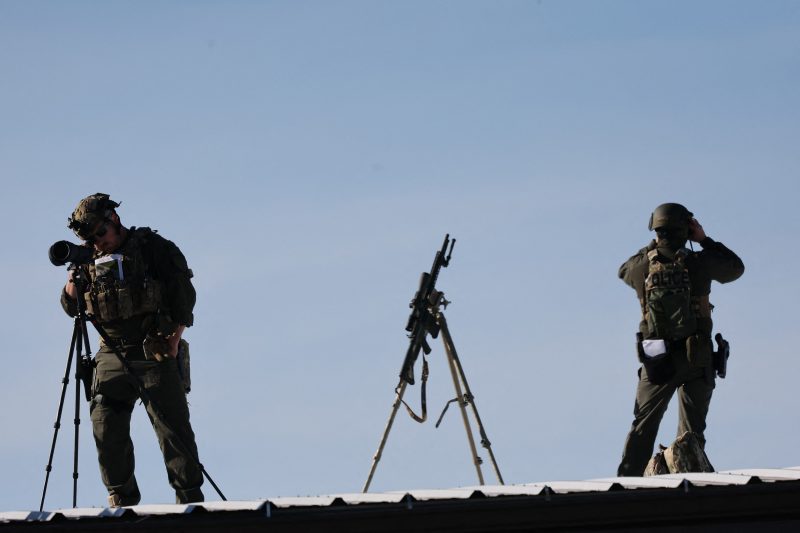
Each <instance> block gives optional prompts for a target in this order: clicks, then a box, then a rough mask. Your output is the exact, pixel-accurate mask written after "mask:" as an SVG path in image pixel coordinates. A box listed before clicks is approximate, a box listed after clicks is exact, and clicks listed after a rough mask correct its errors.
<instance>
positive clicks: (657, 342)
mask: <svg viewBox="0 0 800 533" xmlns="http://www.w3.org/2000/svg"><path fill="white" fill-rule="evenodd" d="M642 350H643V351H644V354H645V355H646V356H647V357H658V356H659V355H664V354H665V353H667V344H666V343H665V342H664V339H647V340H643V341H642Z"/></svg>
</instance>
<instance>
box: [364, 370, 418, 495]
mask: <svg viewBox="0 0 800 533" xmlns="http://www.w3.org/2000/svg"><path fill="white" fill-rule="evenodd" d="M406 385H408V384H407V383H406V382H405V381H404V380H402V379H401V380H400V384H399V385H398V386H397V389H396V391H397V394H396V396H395V399H394V403H393V404H392V412H391V414H390V415H389V420H388V421H387V422H386V429H384V430H383V437H382V438H381V442H380V444H379V445H378V451H376V452H375V456H374V457H373V458H372V466H371V467H370V469H369V476H367V482H366V483H364V488H363V489H362V490H361V492H367V491H368V490H369V485H370V483H372V476H373V475H375V469H376V468H377V467H378V461H380V460H381V456H382V455H383V448H384V446H386V440H387V439H388V438H389V431H391V430H392V424H394V417H395V416H396V415H397V410H398V409H399V408H400V403H401V402H402V401H403V394H404V393H405V392H406Z"/></svg>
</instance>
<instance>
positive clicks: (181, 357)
mask: <svg viewBox="0 0 800 533" xmlns="http://www.w3.org/2000/svg"><path fill="white" fill-rule="evenodd" d="M191 370H192V369H191V360H190V358H189V342H188V341H186V340H185V339H181V340H180V342H179V343H178V374H179V375H180V376H181V382H182V383H183V389H184V390H185V391H186V393H187V394H188V393H189V391H191V390H192V371H191Z"/></svg>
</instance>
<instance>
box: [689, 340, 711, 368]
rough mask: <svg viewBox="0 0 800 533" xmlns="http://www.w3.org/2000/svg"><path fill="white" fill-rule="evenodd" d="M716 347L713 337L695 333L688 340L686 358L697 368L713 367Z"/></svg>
mask: <svg viewBox="0 0 800 533" xmlns="http://www.w3.org/2000/svg"><path fill="white" fill-rule="evenodd" d="M713 356H714V346H713V344H712V343H711V337H710V336H709V335H706V334H704V333H695V334H694V335H690V336H689V337H688V338H687V339H686V358H687V359H688V360H689V364H690V365H692V366H693V367H695V368H706V367H708V366H711V362H712V358H713Z"/></svg>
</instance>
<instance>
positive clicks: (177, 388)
mask: <svg viewBox="0 0 800 533" xmlns="http://www.w3.org/2000/svg"><path fill="white" fill-rule="evenodd" d="M116 253H117V254H118V255H120V256H122V257H124V260H123V261H122V271H123V274H122V278H123V279H122V280H119V279H118V278H119V275H118V274H116V272H115V269H117V268H118V266H117V262H116V261H112V262H110V263H108V264H110V265H112V268H111V269H110V271H111V274H113V275H111V277H110V278H109V275H108V274H109V273H108V272H106V273H105V274H104V275H101V274H100V273H99V268H98V267H96V266H95V264H90V265H88V266H82V267H81V268H83V269H84V272H85V274H86V279H88V280H89V286H88V287H87V291H86V293H85V294H84V301H85V303H86V306H87V312H88V313H90V314H92V315H94V316H95V317H96V318H97V320H98V322H99V323H100V325H101V326H102V327H103V328H104V329H105V331H106V333H107V334H108V336H109V338H110V341H112V342H113V343H114V345H115V347H116V348H117V349H118V351H119V352H120V353H121V354H122V355H123V356H124V357H125V359H126V360H127V362H128V363H129V365H128V366H129V367H130V369H131V371H132V372H133V373H134V374H135V376H137V377H138V378H139V380H140V381H141V382H142V383H143V385H144V389H145V391H146V395H147V399H148V401H145V402H144V403H145V407H146V409H147V414H148V416H149V418H150V422H151V423H152V425H153V429H154V430H155V432H156V435H157V437H158V441H159V445H160V447H161V451H162V453H163V456H164V463H165V465H166V468H167V476H168V478H169V482H170V484H171V485H172V487H173V488H174V489H175V493H176V501H177V502H178V503H189V502H196V501H202V500H203V493H202V491H201V490H200V486H201V485H202V483H203V474H202V470H201V467H200V464H199V461H198V453H197V446H196V444H195V437H194V433H193V431H192V427H191V424H190V422H189V408H188V404H187V401H186V392H185V389H184V386H183V383H182V381H181V376H180V375H179V372H178V366H177V364H176V361H175V359H173V358H167V359H164V360H163V361H161V362H159V361H155V360H148V359H147V358H146V357H145V354H144V350H143V348H142V342H143V341H144V339H145V337H146V336H147V335H148V334H150V335H160V336H164V335H167V334H169V333H171V332H172V331H173V330H174V329H175V327H177V325H179V324H183V325H185V326H187V327H189V326H191V325H192V323H193V321H194V317H193V314H192V310H193V308H194V303H195V291H194V287H193V286H192V283H191V277H192V273H191V270H190V269H189V267H188V266H187V264H186V259H185V258H184V256H183V254H182V253H181V251H180V250H179V249H178V247H177V246H176V245H175V244H174V243H172V242H171V241H168V240H166V239H164V238H163V237H161V236H159V235H158V234H156V233H155V232H152V231H150V230H149V229H148V228H139V229H136V228H130V229H129V230H128V235H127V237H126V239H125V241H124V242H123V243H122V245H121V246H120V248H119V250H117V251H116ZM107 255H109V254H103V253H100V252H96V253H95V259H102V258H104V257H105V256H107ZM61 303H62V306H63V307H64V310H65V311H66V312H67V313H68V314H69V315H71V316H75V314H76V313H77V305H76V302H75V300H73V299H71V298H69V296H67V294H66V292H65V291H63V292H62V295H61ZM95 362H96V369H95V376H94V380H93V387H92V396H93V398H92V402H91V406H90V413H91V419H92V427H93V432H94V438H95V443H96V445H97V452H98V459H99V463H100V473H101V476H102V479H103V483H104V484H105V485H106V488H107V489H108V492H109V494H110V495H111V496H112V497H117V499H118V501H119V502H120V504H121V505H135V504H137V503H138V502H139V500H140V499H141V496H140V493H139V488H138V485H137V483H136V477H135V475H134V454H133V443H132V442H131V438H130V420H131V412H132V411H133V407H134V405H135V403H136V401H137V400H139V399H140V394H139V389H138V385H137V382H136V379H135V378H134V376H131V375H129V374H128V372H127V371H126V370H125V368H124V367H123V364H122V362H121V361H120V360H119V358H118V357H117V356H116V355H115V354H114V352H113V351H112V349H111V347H109V346H107V345H106V344H105V343H104V342H103V341H101V344H100V349H99V350H98V352H97V355H96V357H95ZM142 399H144V398H142ZM153 405H155V406H157V409H158V411H159V412H158V413H157V412H156V411H155V410H154V407H153ZM162 417H163V420H162Z"/></svg>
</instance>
